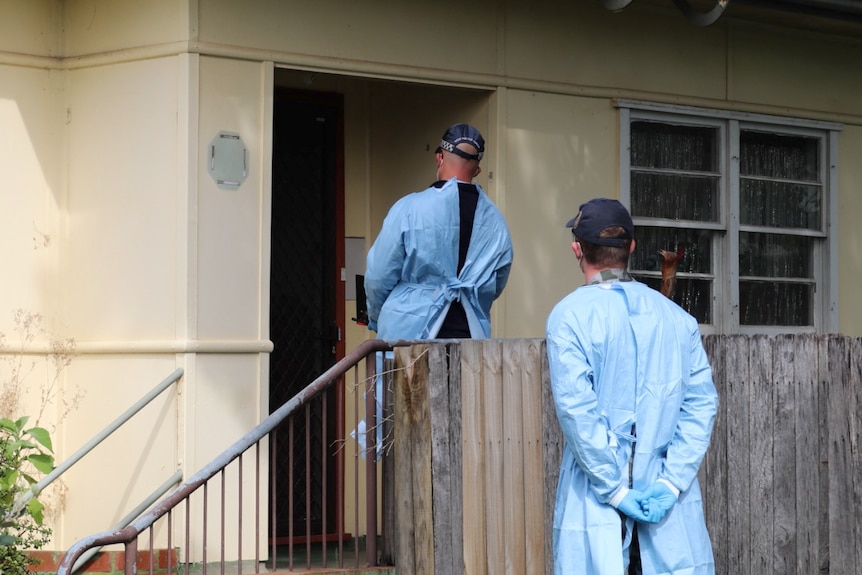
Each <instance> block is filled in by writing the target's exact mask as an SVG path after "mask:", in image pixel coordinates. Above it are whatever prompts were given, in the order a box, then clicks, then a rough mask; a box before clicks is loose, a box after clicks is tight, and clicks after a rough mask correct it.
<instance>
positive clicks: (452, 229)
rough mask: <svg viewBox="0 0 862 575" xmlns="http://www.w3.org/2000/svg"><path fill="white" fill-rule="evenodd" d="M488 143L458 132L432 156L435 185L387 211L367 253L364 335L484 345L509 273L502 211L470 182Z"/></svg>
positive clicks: (468, 130)
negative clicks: (473, 340) (479, 341)
mask: <svg viewBox="0 0 862 575" xmlns="http://www.w3.org/2000/svg"><path fill="white" fill-rule="evenodd" d="M484 152H485V140H484V138H482V134H480V133H479V130H477V129H476V128H474V127H473V126H471V125H469V124H455V125H453V126H450V127H449V128H448V129H447V130H446V131H445V132H444V134H443V137H442V138H441V141H440V144H439V147H438V148H437V149H436V151H435V160H436V167H437V181H436V182H435V183H434V184H432V185H431V186H430V187H429V188H428V189H426V190H424V191H421V192H416V193H412V194H408V195H407V196H404V197H403V198H401V199H400V200H398V202H396V203H395V205H394V206H392V208H391V209H390V210H389V213H388V214H387V215H386V218H385V219H384V221H383V226H382V228H381V230H380V234H379V235H378V236H377V239H376V240H375V241H374V244H373V245H372V246H371V249H370V250H369V252H368V258H367V262H366V270H365V293H366V300H367V307H368V328H369V329H371V330H374V331H376V332H377V337H379V338H381V339H387V340H393V339H431V338H466V337H473V338H487V337H490V336H491V319H490V312H491V304H492V303H493V302H494V300H496V299H497V298H498V297H499V296H500V294H501V293H502V292H503V288H504V287H505V286H506V282H507V281H508V278H509V270H510V268H511V265H512V240H511V238H510V236H509V228H508V226H507V225H506V220H505V218H504V217H503V215H502V213H501V212H500V210H499V209H498V208H497V207H496V206H495V205H494V203H493V202H492V201H491V200H490V198H488V196H487V194H486V193H485V191H484V190H482V188H481V187H480V186H479V185H478V184H476V183H475V182H474V181H473V178H475V177H476V176H478V175H479V173H480V172H481V168H480V167H479V162H480V161H481V159H482V155H483V154H484Z"/></svg>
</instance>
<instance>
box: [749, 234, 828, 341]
mask: <svg viewBox="0 0 862 575" xmlns="http://www.w3.org/2000/svg"><path fill="white" fill-rule="evenodd" d="M813 249H814V247H813V240H812V239H811V238H808V237H803V236H791V235H784V234H758V233H750V232H740V234H739V275H740V276H760V277H764V278H813V277H814V270H813V267H814V266H813V262H812V259H813V256H812V254H813ZM770 325H771V324H770ZM789 325H795V324H789Z"/></svg>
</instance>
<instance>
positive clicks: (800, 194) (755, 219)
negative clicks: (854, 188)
mask: <svg viewBox="0 0 862 575" xmlns="http://www.w3.org/2000/svg"><path fill="white" fill-rule="evenodd" d="M820 194H821V188H820V186H807V185H804V184H792V183H784V182H775V181H768V180H751V179H747V178H742V179H741V181H740V197H739V209H740V222H741V223H742V224H743V225H752V226H769V227H777V228H803V229H808V230H819V229H820V206H821V205H822V202H821V200H820Z"/></svg>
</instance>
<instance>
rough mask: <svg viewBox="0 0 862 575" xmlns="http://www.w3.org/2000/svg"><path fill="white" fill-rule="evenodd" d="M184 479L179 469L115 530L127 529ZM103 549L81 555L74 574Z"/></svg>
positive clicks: (89, 550)
mask: <svg viewBox="0 0 862 575" xmlns="http://www.w3.org/2000/svg"><path fill="white" fill-rule="evenodd" d="M182 478H183V470H182V469H177V470H176V471H175V472H174V474H173V475H171V476H170V477H169V478H168V479H167V481H165V482H164V483H162V484H161V485H160V486H159V487H158V488H157V489H156V490H155V491H153V492H152V493H151V494H150V495H149V496H148V497H147V498H146V499H144V500H143V501H141V502H140V503H139V504H138V505H137V506H136V507H135V508H134V509H132V510H131V511H130V512H129V513H127V514H126V516H125V517H123V518H122V519H120V521H119V522H118V523H117V524H116V525H115V526H114V529H122V528H123V527H126V526H127V525H128V524H129V523H131V522H132V521H134V519H135V518H136V517H138V515H140V514H141V513H143V512H144V511H145V510H146V509H147V507H149V506H150V505H152V504H153V503H155V502H156V501H157V500H158V498H159V497H161V496H162V495H164V494H165V493H167V492H168V491H169V490H170V489H171V487H173V486H174V485H176V484H177V483H179V482H180V480H181V479H182ZM101 548H102V547H101V546H99V547H91V548H90V549H88V550H87V551H86V552H85V553H84V554H83V555H81V556H80V557H79V558H78V560H77V561H76V562H75V565H74V566H73V567H72V572H73V573H74V572H76V571H78V569H80V568H81V567H82V566H84V565H85V564H86V563H87V561H89V560H90V559H92V558H93V555H95V554H96V553H98V552H99V550H100V549H101Z"/></svg>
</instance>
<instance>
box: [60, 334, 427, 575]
mask: <svg viewBox="0 0 862 575" xmlns="http://www.w3.org/2000/svg"><path fill="white" fill-rule="evenodd" d="M411 343H418V342H413V341H407V340H401V341H394V342H387V341H383V340H379V339H372V340H366V341H364V342H363V343H362V344H360V345H359V346H358V347H357V348H356V349H354V350H353V351H352V352H350V353H349V354H347V355H346V356H344V358H343V359H341V360H340V361H338V362H337V363H336V364H335V365H333V366H332V367H330V368H329V369H328V370H326V371H325V372H324V373H323V374H322V375H320V376H318V377H317V378H316V379H315V380H314V381H312V382H311V383H310V384H308V385H307V386H306V387H305V389H303V390H302V391H300V392H299V393H298V394H296V395H295V396H293V397H292V398H291V399H290V400H288V401H287V402H286V403H284V404H283V405H282V406H281V407H279V408H278V409H277V410H275V411H273V412H272V413H271V414H270V415H269V416H268V417H267V418H266V419H264V420H263V421H262V422H261V423H260V424H258V425H257V426H256V427H255V428H254V429H252V430H251V431H249V432H248V433H246V434H245V435H244V436H242V437H241V438H240V439H239V440H238V441H237V442H235V443H234V444H233V445H231V446H230V447H228V448H227V449H226V450H225V451H224V452H223V453H222V454H221V455H219V456H218V457H216V458H215V459H213V460H212V461H211V462H210V463H209V464H207V465H205V466H204V467H203V468H202V469H201V470H200V471H198V472H197V473H195V474H194V475H192V476H191V477H189V478H188V479H186V480H185V481H184V482H183V483H182V484H181V485H180V486H179V487H177V488H176V489H175V490H174V491H173V492H171V493H170V494H168V495H167V496H165V497H164V498H163V499H162V500H161V501H159V502H158V503H156V504H155V505H154V506H153V507H152V508H151V509H150V510H149V511H148V512H146V513H145V514H143V515H141V516H140V517H138V519H137V520H135V521H133V522H132V523H130V524H129V525H128V526H126V527H124V528H122V529H115V530H111V531H103V532H101V533H96V534H93V535H90V536H87V537H84V538H82V539H80V540H78V541H77V542H75V543H74V544H73V545H72V546H71V547H70V548H69V550H68V551H66V553H65V554H64V555H63V558H62V559H61V560H60V564H59V567H58V569H57V575H71V573H72V572H73V571H72V568H73V566H74V565H75V564H76V563H77V562H78V558H79V557H80V556H81V555H82V554H83V553H84V552H86V551H87V550H88V549H90V548H92V547H97V546H105V545H111V544H118V543H119V544H125V545H126V561H127V562H128V561H132V562H133V563H132V564H133V565H134V560H135V559H134V555H135V552H134V550H136V541H137V538H138V536H139V535H140V534H141V533H143V532H144V531H145V530H146V529H148V528H150V527H152V525H153V524H154V523H155V522H156V521H157V520H158V519H159V518H161V517H162V516H163V515H165V514H167V513H168V512H170V511H171V510H172V509H173V508H174V507H176V506H177V505H178V504H179V503H181V502H182V501H184V500H185V499H186V498H187V497H189V496H190V495H191V494H192V493H193V492H194V491H195V490H197V489H198V488H199V487H200V486H202V485H203V484H205V483H206V482H207V481H208V480H209V479H211V478H212V477H214V476H215V475H216V474H218V473H219V472H220V471H222V470H223V469H224V468H225V467H227V465H228V464H230V463H231V462H232V461H233V460H235V459H237V458H238V457H240V456H241V455H242V454H243V453H244V452H245V451H247V450H248V449H249V448H251V447H252V446H254V445H255V444H256V443H258V442H259V441H261V440H262V439H263V438H264V437H265V436H267V435H268V434H269V433H270V432H272V431H273V430H274V429H275V428H276V427H277V426H278V425H279V424H280V423H282V422H283V421H284V420H286V419H287V418H288V417H289V416H290V415H291V414H292V413H293V412H294V411H296V410H297V409H298V408H300V407H302V406H303V405H305V404H306V403H307V402H308V401H310V400H311V399H313V398H314V397H316V396H317V395H318V394H319V393H321V392H323V391H325V390H326V389H327V388H329V387H330V386H331V385H332V384H333V383H334V382H336V381H337V380H338V379H339V378H340V377H341V376H343V375H344V374H345V373H347V371H348V370H350V369H351V368H353V367H355V366H356V365H358V364H359V362H360V361H362V360H363V359H365V358H366V357H368V356H369V355H371V354H372V353H375V352H379V351H389V350H391V349H392V348H393V347H396V346H400V345H410V344H411ZM426 343H427V342H426ZM130 551H132V552H130Z"/></svg>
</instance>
